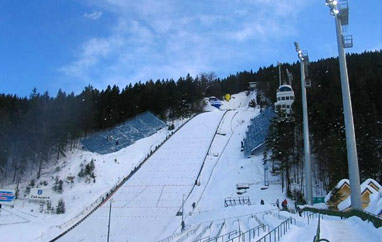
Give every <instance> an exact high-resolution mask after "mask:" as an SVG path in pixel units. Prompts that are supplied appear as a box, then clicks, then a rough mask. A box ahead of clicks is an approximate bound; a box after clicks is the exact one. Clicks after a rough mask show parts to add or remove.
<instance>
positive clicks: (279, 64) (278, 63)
mask: <svg viewBox="0 0 382 242" xmlns="http://www.w3.org/2000/svg"><path fill="white" fill-rule="evenodd" d="M277 65H278V66H279V86H281V63H280V62H277Z"/></svg>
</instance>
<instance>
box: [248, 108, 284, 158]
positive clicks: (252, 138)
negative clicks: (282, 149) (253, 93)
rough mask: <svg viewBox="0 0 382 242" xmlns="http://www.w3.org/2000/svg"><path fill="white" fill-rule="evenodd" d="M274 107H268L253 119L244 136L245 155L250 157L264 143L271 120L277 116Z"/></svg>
mask: <svg viewBox="0 0 382 242" xmlns="http://www.w3.org/2000/svg"><path fill="white" fill-rule="evenodd" d="M275 115H276V114H275V112H274V111H273V109H272V108H271V107H270V108H267V109H265V110H264V111H263V112H262V113H260V114H259V115H258V116H256V117H255V118H253V119H251V122H250V125H249V126H248V130H247V132H246V133H245V138H244V155H245V156H247V157H249V156H250V155H251V153H252V152H253V151H254V150H255V149H256V148H258V147H260V146H261V145H262V144H264V142H265V140H266V138H267V136H268V129H269V126H270V124H271V120H272V119H273V117H275Z"/></svg>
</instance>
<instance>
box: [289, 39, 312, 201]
mask: <svg viewBox="0 0 382 242" xmlns="http://www.w3.org/2000/svg"><path fill="white" fill-rule="evenodd" d="M294 45H295V47H296V52H297V56H298V58H299V59H300V70H301V91H302V95H301V96H302V117H303V126H304V128H303V129H304V166H305V201H306V203H307V204H309V205H312V204H313V193H312V165H311V160H310V142H309V124H308V105H307V101H306V87H305V62H306V61H307V60H308V58H307V56H304V55H303V53H302V51H301V49H300V45H299V44H298V43H297V42H294Z"/></svg>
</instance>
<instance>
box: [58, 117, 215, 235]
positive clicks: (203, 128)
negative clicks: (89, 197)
mask: <svg viewBox="0 0 382 242" xmlns="http://www.w3.org/2000/svg"><path fill="white" fill-rule="evenodd" d="M222 116H223V112H210V113H203V114H200V115H198V116H197V117H195V118H194V119H192V120H191V121H190V122H189V123H187V124H186V125H185V126H184V127H183V128H182V129H180V130H179V131H178V133H176V134H175V135H174V136H173V137H171V138H170V139H169V140H168V141H167V142H166V143H165V144H164V145H163V146H162V147H161V148H160V149H159V150H158V151H157V152H156V153H155V154H154V155H153V156H152V157H151V158H150V159H149V160H148V161H147V162H146V163H145V164H144V165H143V166H142V167H141V169H140V170H139V171H138V172H137V173H136V174H135V175H134V176H133V177H132V178H131V179H130V180H128V181H127V182H126V183H125V184H124V186H122V187H121V188H120V189H119V190H118V192H117V193H116V194H115V195H114V196H113V197H112V199H113V203H112V216H111V231H110V238H111V239H110V241H127V240H128V241H155V240H156V239H157V238H158V236H159V234H161V233H162V231H163V230H164V229H165V228H164V226H165V225H166V224H167V223H169V221H170V220H172V219H178V220H179V224H180V218H179V217H175V214H176V212H177V211H178V209H179V207H180V206H181V204H182V197H183V194H187V193H188V192H189V191H190V189H191V188H192V186H193V185H194V182H195V179H196V176H197V174H198V172H199V169H200V166H201V164H202V163H203V160H204V157H205V155H206V153H207V150H208V147H209V145H210V143H211V141H212V138H213V136H214V134H215V131H216V129H217V126H218V124H219V122H220V119H221V118H222ZM108 213H109V204H108V203H107V204H105V205H103V206H102V207H101V208H99V209H98V210H96V211H95V212H94V213H93V214H92V215H91V216H89V217H88V218H87V219H86V220H85V221H84V222H83V223H81V224H80V225H79V226H77V227H76V228H75V229H73V230H72V231H70V232H69V233H68V234H66V235H65V236H64V237H62V238H61V239H60V240H59V241H92V242H93V241H105V239H106V234H107V223H108Z"/></svg>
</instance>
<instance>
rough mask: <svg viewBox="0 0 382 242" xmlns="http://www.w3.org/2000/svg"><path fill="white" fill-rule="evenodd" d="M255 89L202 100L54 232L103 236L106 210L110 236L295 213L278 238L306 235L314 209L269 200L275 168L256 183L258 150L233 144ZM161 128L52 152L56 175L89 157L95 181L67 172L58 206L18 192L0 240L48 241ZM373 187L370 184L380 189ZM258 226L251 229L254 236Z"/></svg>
mask: <svg viewBox="0 0 382 242" xmlns="http://www.w3.org/2000/svg"><path fill="white" fill-rule="evenodd" d="M255 97H256V93H254V92H253V93H250V95H248V96H247V95H246V94H245V93H239V94H235V95H232V99H231V100H230V101H229V102H227V101H222V106H221V107H220V110H219V109H217V108H214V107H211V106H209V105H208V104H207V105H206V109H205V110H210V111H209V112H205V113H202V114H199V115H197V116H196V117H194V118H192V119H191V120H190V121H189V122H188V123H187V124H185V125H184V126H183V127H182V128H181V129H180V130H179V131H178V132H176V133H175V134H174V135H172V136H171V137H170V138H169V139H168V140H167V141H166V142H165V143H164V144H163V145H162V146H161V147H160V148H159V149H158V150H157V151H156V152H155V153H154V154H153V155H152V156H151V157H150V158H149V159H147V161H146V162H145V163H144V164H143V165H142V166H141V168H140V169H139V170H138V171H137V172H136V173H135V174H134V175H133V176H132V177H131V178H130V179H129V180H127V181H126V182H125V183H124V184H123V185H122V186H121V187H120V188H119V189H118V190H117V191H116V192H115V193H114V194H113V196H112V197H111V200H109V201H107V202H106V203H104V204H103V205H102V206H101V207H100V208H99V209H97V210H96V211H95V212H94V213H92V214H91V215H90V216H89V217H88V218H87V219H85V220H84V221H83V222H82V223H80V224H79V225H78V226H77V227H75V228H74V229H72V230H71V231H69V232H68V233H67V234H65V235H64V236H63V237H61V238H60V239H59V241H91V242H97V241H106V237H107V232H108V221H109V211H111V216H110V241H118V242H119V241H130V242H131V241H133V242H140V241H145V242H151V241H152V242H154V241H160V240H161V239H165V240H164V241H185V242H191V241H194V240H197V239H202V238H204V239H209V238H213V237H219V236H220V237H221V239H222V241H226V240H228V239H229V238H233V237H235V236H237V235H239V233H241V232H245V231H248V230H250V229H252V228H254V227H256V226H261V225H263V224H264V225H265V226H267V230H272V229H274V228H276V227H277V226H279V225H280V223H282V222H283V221H285V220H286V219H288V218H290V217H293V218H294V219H295V220H296V225H292V226H291V227H290V230H288V232H287V233H286V234H285V235H284V236H283V237H282V241H296V242H298V241H301V242H306V241H312V240H313V237H314V235H315V233H316V229H317V219H313V220H312V218H310V219H308V218H307V217H306V216H305V217H299V216H298V215H296V214H291V213H288V212H285V211H279V210H278V209H277V207H276V205H275V201H276V199H279V201H280V203H281V201H283V200H284V199H285V191H282V189H281V180H280V177H279V176H272V174H269V176H268V177H269V186H264V184H263V179H264V167H263V161H262V157H263V155H262V152H263V150H261V149H259V150H257V151H256V152H255V154H254V155H253V156H252V157H250V158H247V157H244V155H243V153H242V152H241V151H240V150H241V149H240V148H241V141H242V139H243V137H244V134H245V131H246V129H247V125H248V124H249V122H250V119H251V118H253V117H255V116H256V115H258V114H259V109H258V108H249V107H248V103H249V101H250V100H251V99H255ZM176 125H178V124H176ZM169 132H170V131H168V130H166V129H163V130H161V131H159V132H158V133H156V134H154V135H153V136H150V137H148V138H145V139H142V140H139V141H137V142H136V143H135V144H134V145H132V146H129V147H127V148H125V149H122V150H120V151H118V152H115V153H111V154H107V155H99V154H95V153H91V152H87V151H83V150H75V151H74V152H73V153H72V154H70V156H68V157H67V158H64V159H62V160H60V162H59V163H58V166H60V167H61V170H60V171H59V172H58V173H57V174H58V175H59V176H60V177H61V178H64V177H67V176H68V175H77V174H78V172H79V170H80V163H87V162H89V161H90V160H91V159H93V160H95V165H96V169H95V170H96V172H95V173H96V182H95V183H92V182H91V183H85V181H84V179H82V180H79V179H78V178H76V179H75V182H74V184H72V185H71V184H66V183H65V185H64V193H63V194H54V200H55V201H54V204H55V203H56V202H57V201H58V199H60V198H63V199H64V200H65V202H66V208H67V212H66V213H65V214H64V215H48V214H41V213H39V212H38V204H33V203H29V202H28V201H26V200H21V201H20V200H19V201H17V202H16V203H15V208H13V209H11V208H5V209H2V211H1V212H2V214H1V218H2V219H1V220H0V221H1V222H0V231H1V232H3V241H16V242H18V241H49V240H50V239H52V238H54V237H55V236H57V235H58V234H60V233H61V232H63V231H64V230H65V229H66V228H68V227H69V226H70V225H72V224H73V222H74V221H75V220H72V219H73V217H75V216H76V215H77V214H80V213H81V212H82V211H83V210H84V209H85V208H86V207H88V206H89V205H91V204H92V203H93V202H94V201H95V200H96V199H97V198H99V197H100V196H102V195H103V194H104V193H106V192H107V191H109V190H110V188H112V187H113V186H115V184H117V183H118V181H120V180H121V179H123V178H124V177H125V176H126V175H127V174H129V173H130V171H131V170H132V169H134V167H135V166H138V164H139V163H140V162H142V161H143V160H144V159H145V157H146V156H147V154H148V153H150V151H151V150H154V148H155V147H156V146H158V145H159V144H161V143H162V142H163V141H164V140H165V139H166V137H167V136H168V135H169ZM85 160H86V162H85ZM53 170H54V168H52V171H46V172H45V175H44V177H43V178H42V179H45V180H48V181H49V183H50V185H51V183H52V178H51V176H52V174H54V173H53ZM238 184H239V185H240V184H245V185H246V186H248V188H247V189H241V190H240V191H243V192H244V193H243V194H241V195H240V194H238V193H237V192H238V189H237V185H238ZM380 195H381V194H380V193H378V196H379V198H380V197H381V196H380ZM373 196H374V194H373ZM226 198H232V199H236V201H239V200H240V199H243V198H248V199H249V200H250V202H251V204H250V205H249V204H240V203H236V205H234V204H232V205H233V206H227V207H226V206H225V204H224V201H225V199H226ZM261 200H264V202H265V204H264V205H261V203H260V201H261ZM183 201H184V202H183ZM375 201H377V199H375ZM381 203H382V202H381V199H379V200H378V202H375V204H374V203H373V204H371V206H374V207H375V208H377V207H378V206H381ZM182 204H183V206H182ZM110 205H111V210H109V209H110ZM288 205H289V206H290V207H291V208H293V207H294V206H293V201H291V200H289V199H288ZM321 206H322V204H321ZM182 207H183V208H182ZM31 209H33V210H34V211H31ZM180 211H183V218H184V221H185V231H181V226H180V225H181V221H182V216H176V214H177V213H178V212H180ZM267 230H259V234H257V235H256V239H259V238H260V237H261V236H263V235H265V234H266V232H267ZM19 231H23V233H19ZM321 231H322V236H321V238H326V239H329V240H330V241H345V240H344V239H347V240H346V241H354V240H357V241H378V239H380V238H381V236H382V234H381V229H375V228H374V227H373V225H372V224H368V223H366V222H363V221H361V220H359V219H358V218H354V217H353V218H350V219H347V220H340V219H338V218H335V217H329V216H323V219H322V220H321ZM345 234H346V236H345ZM166 238H168V240H166ZM219 241H220V239H219Z"/></svg>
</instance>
